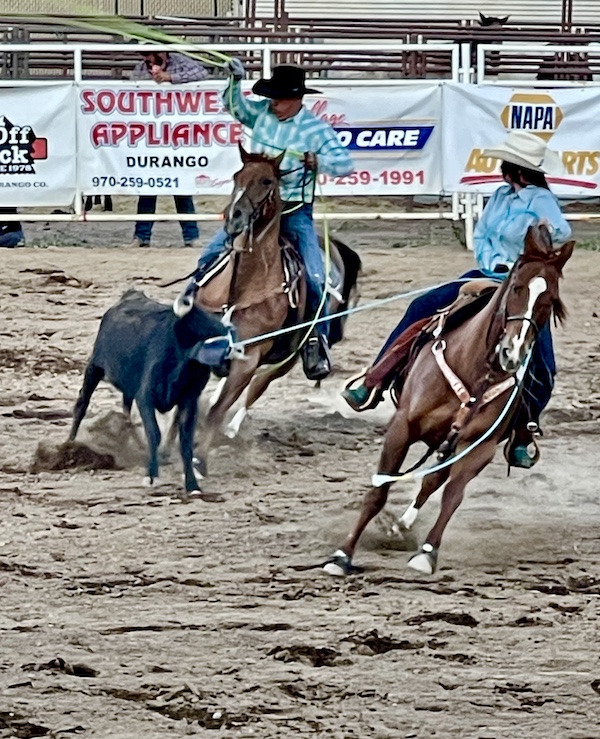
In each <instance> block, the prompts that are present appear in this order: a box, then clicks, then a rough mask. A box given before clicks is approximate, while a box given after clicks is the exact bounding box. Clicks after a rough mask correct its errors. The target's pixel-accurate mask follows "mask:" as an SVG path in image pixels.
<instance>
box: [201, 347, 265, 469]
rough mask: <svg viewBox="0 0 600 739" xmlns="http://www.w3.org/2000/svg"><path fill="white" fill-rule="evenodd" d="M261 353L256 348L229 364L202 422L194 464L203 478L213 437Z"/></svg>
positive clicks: (257, 363)
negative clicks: (217, 395) (227, 370)
mask: <svg viewBox="0 0 600 739" xmlns="http://www.w3.org/2000/svg"><path fill="white" fill-rule="evenodd" d="M260 359H261V352H260V350H259V349H258V348H254V349H251V350H250V351H248V352H247V353H246V355H245V357H244V359H236V360H234V361H233V362H232V363H231V369H230V371H229V375H228V377H227V381H226V382H225V385H224V386H223V388H222V390H221V393H220V394H219V397H218V398H217V400H216V401H215V403H214V404H213V405H212V406H211V407H210V410H209V411H208V413H207V415H206V419H205V421H204V429H203V432H202V439H201V441H200V444H199V445H198V449H197V453H196V459H195V462H194V464H195V465H196V468H197V470H198V472H199V473H200V474H201V475H203V476H205V475H206V473H207V458H208V453H209V451H210V449H211V447H212V444H213V441H214V438H215V435H216V434H217V433H218V432H219V431H220V430H221V426H222V424H223V419H224V418H225V415H226V413H227V411H228V410H229V409H230V408H231V406H232V405H233V404H234V403H235V401H236V400H237V399H238V398H239V397H240V395H241V394H242V392H243V391H244V388H245V387H246V386H247V385H248V383H249V382H250V380H251V379H252V376H253V375H254V373H255V372H256V369H257V367H258V365H259V363H260Z"/></svg>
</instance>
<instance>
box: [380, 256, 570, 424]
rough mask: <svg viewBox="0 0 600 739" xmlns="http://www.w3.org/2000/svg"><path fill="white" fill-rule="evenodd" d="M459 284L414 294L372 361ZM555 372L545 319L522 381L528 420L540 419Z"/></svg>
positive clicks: (476, 272) (470, 274)
mask: <svg viewBox="0 0 600 739" xmlns="http://www.w3.org/2000/svg"><path fill="white" fill-rule="evenodd" d="M480 277H485V275H484V274H483V273H482V272H480V271H479V270H478V269H473V270H470V271H469V272H466V273H465V274H464V275H462V278H463V279H464V278H472V279H476V278H480ZM462 285H463V283H462V282H449V283H447V284H446V285H441V286H440V287H436V288H435V289H433V290H430V291H429V292H428V293H425V294H424V295H419V297H418V298H415V299H414V300H413V301H412V303H411V304H410V305H409V306H408V309H407V311H406V313H405V314H404V317H403V318H402V320H401V321H400V323H399V324H398V325H397V326H396V328H395V329H394V330H393V331H392V333H391V334H390V335H389V337H388V339H387V341H386V342H385V344H384V345H383V348H382V349H381V351H380V352H379V354H378V355H377V359H376V360H375V362H373V364H376V363H377V362H378V361H379V360H380V359H381V358H382V357H383V355H384V354H385V353H386V351H387V350H388V349H389V347H390V346H391V345H392V344H393V343H394V342H395V341H396V339H397V338H398V336H400V334H401V333H403V332H404V331H405V330H406V329H407V328H408V327H409V326H412V324H413V323H415V322H416V321H420V320H421V319H423V318H428V317H429V316H432V315H433V314H434V313H435V312H436V311H438V310H441V309H442V308H445V307H446V306H447V305H450V303H452V302H453V301H454V300H456V298H457V297H458V291H459V290H460V288H461V286H462ZM555 375H556V359H555V357H554V347H553V344H552V334H551V332H550V322H549V321H548V322H547V323H545V324H544V325H543V326H542V327H541V328H540V330H539V332H538V335H537V339H536V342H535V346H534V348H533V356H532V357H531V362H530V364H529V369H528V372H527V377H526V378H525V382H524V385H523V402H524V403H525V404H526V405H527V407H528V409H529V419H527V420H532V421H536V422H538V421H539V418H540V414H541V412H542V411H543V410H544V408H545V407H546V406H547V405H548V402H549V400H550V396H551V395H552V389H553V388H554V376H555Z"/></svg>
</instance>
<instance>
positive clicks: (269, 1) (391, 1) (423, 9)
mask: <svg viewBox="0 0 600 739" xmlns="http://www.w3.org/2000/svg"><path fill="white" fill-rule="evenodd" d="M273 8H274V2H273V0H256V12H257V15H258V16H263V17H272V16H273ZM285 10H286V12H287V14H288V16H289V17H290V18H335V17H340V18H361V19H363V20H372V19H373V20H375V19H377V18H394V19H398V20H419V19H423V20H425V19H428V18H429V19H432V20H456V19H464V20H473V21H474V20H477V19H478V18H479V11H481V12H482V13H483V14H484V15H491V16H495V17H503V16H505V15H508V16H510V20H511V21H512V22H514V21H519V22H521V23H527V22H537V23H560V20H561V13H562V0H462V1H461V0H456V2H454V1H450V2H449V1H446V2H443V1H442V0H368V1H366V0H344V2H340V3H335V4H332V3H327V2H323V1H322V0H285ZM573 21H574V22H575V23H585V22H595V23H600V0H573Z"/></svg>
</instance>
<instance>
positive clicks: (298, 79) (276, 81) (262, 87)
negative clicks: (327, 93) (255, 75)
mask: <svg viewBox="0 0 600 739" xmlns="http://www.w3.org/2000/svg"><path fill="white" fill-rule="evenodd" d="M305 78H306V74H305V72H304V70H303V69H302V68H301V67H294V66H293V65H291V64H282V65H280V66H279V67H274V68H273V76H272V77H271V78H270V79H264V78H263V79H260V80H258V82H257V83H256V84H255V85H254V87H253V88H252V92H254V93H256V94H257V95H262V96H263V97H265V98H271V99H273V100H287V99H290V98H299V97H302V95H314V94H318V93H320V92H321V91H320V90H313V89H312V88H310V87H306V85H305V84H304V80H305Z"/></svg>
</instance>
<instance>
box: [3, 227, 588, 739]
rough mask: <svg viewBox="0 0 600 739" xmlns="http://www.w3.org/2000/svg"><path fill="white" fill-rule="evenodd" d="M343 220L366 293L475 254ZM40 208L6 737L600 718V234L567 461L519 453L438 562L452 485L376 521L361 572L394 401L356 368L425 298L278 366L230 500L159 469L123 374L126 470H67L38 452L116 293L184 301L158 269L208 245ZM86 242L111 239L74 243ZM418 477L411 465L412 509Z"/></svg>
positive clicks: (564, 413)
mask: <svg viewBox="0 0 600 739" xmlns="http://www.w3.org/2000/svg"><path fill="white" fill-rule="evenodd" d="M337 225H338V226H341V230H340V231H339V236H340V237H342V238H344V239H346V240H347V241H348V243H349V244H350V245H352V246H354V247H356V248H357V249H358V250H359V252H360V254H361V256H362V258H363V261H364V274H363V278H362V283H361V291H362V301H363V302H366V301H369V300H372V299H375V298H380V297H385V296H389V295H392V294H395V293H397V292H400V291H404V290H407V289H410V288H413V287H421V286H424V285H428V284H432V283H435V282H437V281H439V280H441V279H444V278H447V277H450V276H455V275H456V274H458V273H460V271H461V270H464V269H467V268H468V267H469V266H470V265H471V260H472V258H471V255H470V254H469V253H467V252H466V251H464V250H463V249H462V248H461V246H460V245H459V244H458V243H457V242H456V240H455V239H454V233H453V230H452V228H451V226H450V225H448V224H444V223H441V222H434V223H430V224H425V225H416V224H412V225H408V224H405V225H402V226H401V227H400V226H398V227H395V226H394V227H390V226H389V225H387V226H386V225H384V224H377V225H375V224H373V225H371V226H368V227H367V226H365V225H363V226H361V227H359V226H358V225H352V224H350V223H346V224H343V223H342V224H339V223H338V224H337ZM26 230H27V235H28V239H29V242H30V243H31V244H38V248H35V247H33V248H32V247H30V248H25V249H14V250H8V249H4V250H2V254H1V257H2V271H1V273H0V299H1V302H0V305H1V310H2V313H1V316H2V322H1V327H0V336H1V340H0V365H1V373H0V470H1V471H0V598H1V601H0V602H1V604H2V607H1V609H0V644H1V649H0V737H34V736H44V735H45V736H53V737H61V738H66V737H70V736H82V737H109V736H110V737H119V738H123V739H125V738H127V739H130V738H131V737H145V739H155V738H156V739H159V738H160V739H163V738H164V737H167V736H173V737H176V736H187V735H198V736H207V737H210V736H223V737H260V738H261V739H263V738H267V737H268V738H270V737H295V736H298V735H300V736H305V735H306V736H318V737H326V736H327V737H329V736H331V737H336V738H338V737H339V738H340V739H342V738H344V739H346V738H350V737H361V738H363V737H374V738H377V739H384V738H390V739H391V738H392V737H393V738H394V739H395V738H397V737H401V738H403V739H409V738H410V737H416V738H418V739H421V738H423V739H425V738H427V739H429V738H430V737H432V736H435V737H440V738H444V739H445V738H446V737H457V738H459V737H460V738H461V739H465V738H466V739H500V738H502V739H504V738H507V739H508V738H510V739H514V738H515V737H519V739H531V738H533V737H536V738H538V737H539V738H542V737H543V738H544V739H547V738H550V737H552V738H554V737H556V738H557V739H567V738H568V739H592V738H593V739H597V738H598V737H600V728H599V724H600V662H599V658H598V657H599V652H598V617H599V615H600V613H599V611H600V608H599V599H600V565H599V564H598V558H599V555H600V540H599V533H598V532H599V523H598V522H599V521H600V500H599V496H598V480H599V479H600V461H599V459H600V457H599V454H598V438H599V436H598V435H599V433H600V387H599V385H600V380H599V379H598V378H599V376H600V375H599V371H598V370H599V359H600V318H599V315H600V310H599V308H598V284H599V280H600V255H599V254H598V253H596V252H594V251H592V250H589V249H580V250H578V251H576V252H575V255H574V256H573V258H572V260H571V262H570V263H569V264H568V265H567V268H566V274H565V279H564V283H563V296H564V298H565V300H566V302H567V305H568V307H569V310H570V315H569V320H568V324H567V328H566V330H561V329H558V330H557V331H556V333H555V335H556V346H557V352H558V359H559V365H560V370H561V371H560V374H559V376H558V380H557V387H556V391H555V394H554V397H553V400H552V404H551V407H550V409H549V411H548V413H547V415H546V418H545V423H544V429H545V438H544V439H543V457H542V460H541V462H540V463H539V465H538V466H536V467H535V469H533V470H532V471H529V472H524V471H519V470H515V471H513V472H512V474H511V476H510V477H509V478H507V476H506V467H505V465H504V463H503V461H502V458H501V454H498V455H497V459H496V461H495V462H494V463H493V464H492V465H491V466H490V467H488V468H487V469H486V470H485V471H484V473H483V474H482V475H481V476H480V477H479V478H478V479H477V480H476V481H474V482H473V483H472V484H471V485H470V486H469V487H468V489H467V495H466V499H465V502H464V503H463V505H462V506H461V508H460V509H459V510H458V512H457V513H456V515H455V517H454V519H453V521H452V523H451V525H450V527H449V528H448V531H447V534H446V537H445V540H444V543H443V548H442V550H441V553H440V567H439V570H438V572H437V573H436V574H435V575H434V576H432V577H428V578H427V577H422V576H419V575H418V574H416V573H411V572H410V571H409V570H408V569H407V568H406V561H407V558H408V550H410V549H411V548H412V547H414V546H416V545H417V543H418V542H419V541H421V540H422V538H423V536H424V535H425V533H426V531H427V529H428V525H429V524H430V523H431V522H432V520H433V518H434V516H435V515H436V512H437V509H438V503H439V498H438V497H437V496H436V497H434V498H433V499H432V500H431V501H430V503H429V504H428V507H427V508H426V509H425V510H424V512H423V517H422V519H420V520H419V521H418V523H417V525H416V530H415V532H414V538H413V539H411V540H408V541H397V540H394V539H392V538H390V536H389V535H388V526H387V523H388V518H387V517H386V516H382V517H381V520H380V521H379V522H374V523H373V524H372V525H371V527H370V528H369V529H368V531H367V533H366V535H365V537H364V540H363V541H362V544H361V547H360V549H359V551H358V553H357V556H356V563H357V564H359V565H361V566H362V567H363V568H364V571H363V572H362V573H361V574H358V575H355V576H352V577H350V578H348V579H347V580H344V581H341V580H337V579H331V578H329V577H327V576H325V575H324V574H322V573H321V571H320V569H319V568H318V567H317V565H318V564H319V563H320V562H322V561H323V560H324V559H325V558H326V557H327V556H328V555H329V554H330V553H331V552H332V550H333V548H335V546H336V545H337V544H338V543H340V541H341V539H342V538H343V536H344V535H345V533H346V531H347V528H348V526H349V525H350V523H351V522H352V521H353V519H354V517H355V516H356V514H357V511H358V508H359V506H360V502H361V499H362V497H363V495H364V493H365V492H366V490H367V489H368V481H369V477H370V474H371V473H372V472H373V471H374V470H375V468H376V464H377V459H378V454H379V451H380V448H381V441H382V434H383V431H384V428H385V424H386V422H387V420H388V419H389V418H390V415H391V407H390V406H388V405H386V406H385V407H380V408H379V409H377V410H376V411H373V412H370V413H367V414H355V413H353V412H352V411H351V410H350V409H348V408H347V407H346V406H345V404H344V403H343V401H341V400H340V398H339V390H340V388H341V386H342V384H343V381H344V380H345V379H346V378H347V377H349V376H350V375H351V374H353V373H355V372H357V371H358V370H359V369H360V368H361V367H362V366H363V365H364V364H365V363H366V362H367V361H368V360H369V359H370V358H371V357H372V356H373V355H374V353H375V351H376V350H377V349H378V347H379V345H380V343H381V342H382V341H383V339H384V338H385V336H386V335H387V332H388V331H389V329H390V328H391V327H392V326H393V325H394V323H395V321H396V318H397V316H398V314H399V312H400V311H401V309H402V308H403V307H404V305H405V303H404V302H402V301H401V302H400V303H395V304H391V305H389V306H388V307H386V308H382V309H380V310H378V311H372V312H368V313H366V312H365V313H361V314H358V315H356V316H354V317H353V318H352V319H351V320H350V321H349V323H348V327H347V339H346V340H345V341H344V343H343V344H342V345H340V346H338V347H337V348H336V350H335V362H336V372H335V374H334V375H333V376H332V377H331V378H329V379H327V380H326V381H325V382H324V383H323V384H322V387H321V388H315V387H314V386H313V385H311V384H310V383H308V382H307V381H306V380H305V379H304V377H303V375H302V373H301V371H300V370H294V371H293V372H292V373H291V374H290V375H289V376H288V377H287V378H285V379H283V380H282V381H280V382H279V383H278V384H276V385H274V386H273V387H272V388H271V390H270V392H269V394H268V395H267V396H266V397H264V398H263V399H262V400H261V401H260V402H259V404H258V405H257V406H256V408H255V410H254V412H253V413H252V415H251V418H250V419H249V422H248V424H247V425H246V426H245V427H244V428H243V430H242V434H241V437H240V438H239V439H238V440H236V441H235V443H231V442H227V443H225V442H223V443H221V445H220V446H219V447H218V448H217V449H216V450H215V451H214V453H213V454H212V456H211V459H210V473H211V474H210V477H209V478H208V479H207V480H206V482H205V489H206V491H208V492H211V493H218V494H220V495H221V496H222V502H219V503H212V504H210V503H206V502H203V501H198V500H196V501H194V502H191V503H181V502H179V499H178V492H179V491H180V490H181V470H180V464H179V461H178V459H177V454H176V452H174V453H173V454H172V462H171V464H168V465H165V466H163V468H162V481H161V483H160V484H159V485H157V486H156V487H154V488H144V487H142V485H141V482H142V478H143V475H144V470H143V459H144V452H143V449H142V448H140V444H139V441H138V440H137V439H135V438H134V437H132V436H131V434H130V432H129V431H128V429H127V428H126V425H124V423H123V419H122V417H121V416H120V412H119V408H120V404H119V395H118V393H116V392H115V391H114V390H112V389H111V388H109V387H108V386H105V385H101V387H100V388H99V389H98V391H97V393H96V395H95V396H94V398H93V400H92V405H91V408H90V411H89V414H88V416H87V418H86V420H85V422H84V425H83V427H82V434H81V437H80V441H81V443H82V444H83V445H84V446H85V447H86V448H89V449H91V450H93V451H94V452H95V453H96V454H97V455H104V456H105V457H106V456H109V457H111V459H112V460H113V461H114V463H115V467H116V469H102V468H101V469H89V467H94V466H96V467H102V465H101V464H93V463H92V462H93V460H91V461H90V458H88V457H86V456H85V455H83V461H84V466H83V467H73V466H72V464H74V462H73V458H69V459H70V462H69V464H68V465H66V464H65V465H63V466H66V467H67V469H58V470H56V469H55V470H48V469H45V468H44V464H43V463H39V454H40V452H39V451H38V450H39V449H42V450H44V449H46V450H48V448H50V449H52V448H56V447H57V446H58V445H60V444H61V443H62V442H63V441H64V440H65V439H66V436H67V433H68V428H69V424H70V419H69V413H70V410H71V407H72V405H73V402H74V400H75V398H76V395H77V392H78V390H79V386H80V382H81V372H82V368H83V367H84V364H85V361H86V358H87V356H88V354H89V352H90V350H91V347H92V343H93V340H94V336H95V333H96V330H97V327H98V321H99V319H100V317H101V316H102V314H103V313H104V311H105V310H106V309H107V308H108V307H109V306H110V305H112V304H113V303H114V302H115V301H116V300H117V299H118V297H119V296H120V294H121V293H122V292H123V291H124V290H125V289H126V288H127V287H130V286H135V287H138V288H140V289H143V290H145V291H146V292H147V293H148V294H149V295H151V296H153V297H156V298H159V299H163V300H164V301H165V302H167V301H170V300H171V299H172V298H173V297H174V295H175V293H176V290H177V288H175V287H174V288H169V289H167V290H161V289H160V288H159V287H158V285H159V284H160V282H161V281H166V280H170V279H173V278H175V277H177V276H180V275H184V274H186V273H187V272H189V271H190V270H191V269H192V267H193V264H194V261H195V256H196V255H195V254H193V253H192V252H191V251H190V250H188V249H183V248H179V238H180V234H179V233H178V227H177V225H176V224H159V225H157V228H156V234H155V244H156V247H155V248H152V249H149V250H142V249H133V248H124V247H123V244H126V243H127V242H128V241H129V240H130V237H131V226H130V225H128V224H126V225H122V226H115V225H114V224H103V225H97V224H94V225H91V224H83V225H80V226H57V225H55V224H53V225H52V226H51V227H50V229H46V230H44V226H43V224H42V225H38V226H33V225H31V224H26ZM211 230H212V226H205V227H204V228H203V234H204V235H206V236H208V235H209V233H210V231H211ZM592 237H593V231H592V230H591V229H590V228H588V229H587V230H585V229H583V228H579V229H578V238H579V240H580V241H581V242H583V243H584V244H586V245H587V246H588V247H589V246H590V239H592ZM84 239H85V241H86V244H85V245H87V246H90V247H91V246H93V247H95V248H81V247H80V246H75V247H73V246H65V244H69V243H71V244H78V243H80V242H82V241H83V240H84ZM52 244H55V245H54V246H53V245H52ZM116 247H121V248H116ZM213 386H214V383H213V382H212V381H211V385H210V389H212V387H213ZM167 423H168V419H165V423H164V424H163V425H164V426H166V425H167ZM40 445H41V446H40ZM36 455H37V456H36ZM34 459H38V464H37V465H35V466H32V465H33V464H34ZM42 459H43V456H42ZM94 459H96V458H95V457H94ZM86 462H87V468H86V464H85V463H86ZM48 466H49V465H45V467H48ZM59 466H60V465H59ZM33 469H37V470H38V471H37V472H33V471H32V470H33ZM413 493H414V490H413V489H412V487H411V486H408V487H406V486H403V485H400V484H399V485H396V486H395V487H394V488H392V493H391V495H390V503H389V506H390V509H391V510H392V511H395V512H398V513H399V512H402V510H403V507H404V506H406V505H407V504H408V502H409V501H410V500H411V497H412V495H413Z"/></svg>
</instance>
